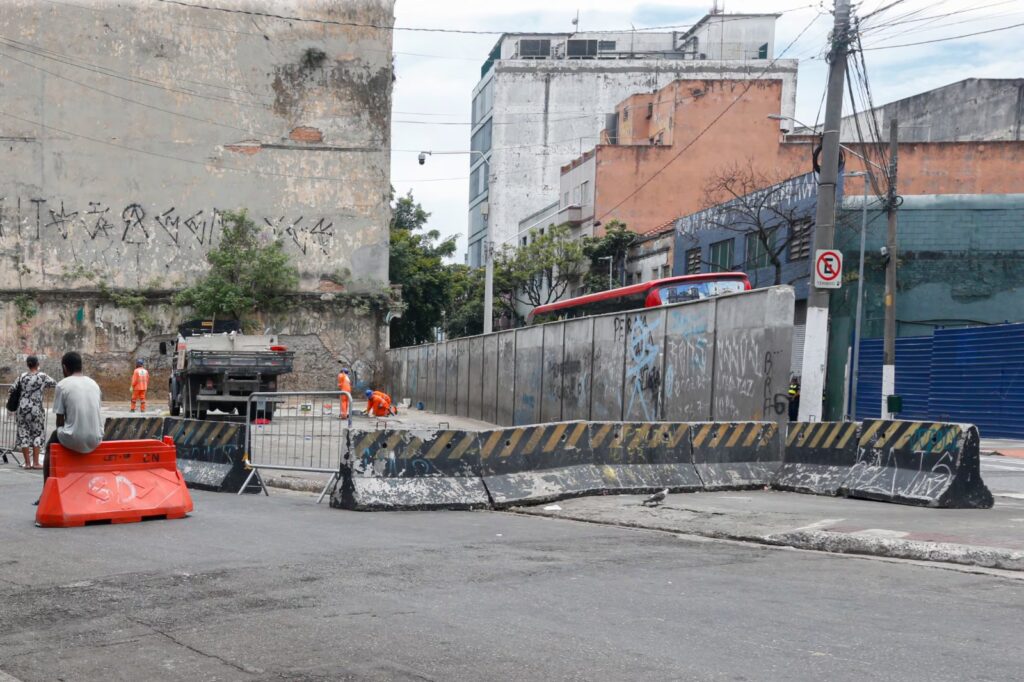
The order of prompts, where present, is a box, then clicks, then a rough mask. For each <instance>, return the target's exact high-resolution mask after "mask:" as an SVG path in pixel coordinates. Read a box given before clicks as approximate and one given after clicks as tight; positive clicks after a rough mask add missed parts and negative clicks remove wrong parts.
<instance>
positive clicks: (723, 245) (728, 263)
mask: <svg viewBox="0 0 1024 682" xmlns="http://www.w3.org/2000/svg"><path fill="white" fill-rule="evenodd" d="M732 242H733V240H732V239H723V240H722V241H720V242H715V243H714V244H712V245H711V257H710V259H709V260H710V261H711V272H728V271H729V270H732Z"/></svg>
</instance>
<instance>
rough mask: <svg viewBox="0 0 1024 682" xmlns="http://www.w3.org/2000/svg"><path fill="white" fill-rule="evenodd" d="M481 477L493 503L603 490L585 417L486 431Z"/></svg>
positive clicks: (544, 499)
mask: <svg viewBox="0 0 1024 682" xmlns="http://www.w3.org/2000/svg"><path fill="white" fill-rule="evenodd" d="M480 439H481V451H480V456H481V471H482V474H483V482H484V485H485V486H486V487H487V491H488V493H489V494H490V497H491V501H492V503H493V504H494V506H495V507H496V508H499V509H501V508H504V507H510V506H513V505H517V504H536V503H539V502H550V501H553V500H559V499H563V498H566V497H576V496H580V495H590V494H594V493H599V492H603V491H604V487H605V485H604V481H603V480H602V478H601V473H600V471H599V470H598V467H597V466H595V464H594V456H593V452H592V450H591V447H590V439H589V434H588V427H587V424H586V423H585V422H561V423H554V424H538V425H536V426H520V427H516V428H512V429H499V430H496V431H488V432H484V433H482V434H481V435H480Z"/></svg>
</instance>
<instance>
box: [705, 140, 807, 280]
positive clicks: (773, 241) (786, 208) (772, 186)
mask: <svg viewBox="0 0 1024 682" xmlns="http://www.w3.org/2000/svg"><path fill="white" fill-rule="evenodd" d="M787 180H789V178H786V177H782V176H779V175H772V174H768V173H763V172H761V171H758V170H757V169H755V167H754V163H753V160H748V162H747V164H746V165H740V164H732V165H729V166H723V167H722V168H720V169H718V170H717V171H716V172H715V173H714V174H713V175H712V176H711V177H710V178H709V179H708V181H707V183H706V184H705V186H704V207H705V209H708V210H706V211H705V213H706V217H704V218H703V223H704V227H705V228H708V227H711V228H717V229H724V230H730V231H732V232H738V233H740V234H742V235H744V236H745V237H747V238H748V240H753V241H754V245H753V246H755V248H754V249H752V248H750V247H748V248H747V260H746V262H744V263H741V264H740V266H741V267H744V268H746V269H748V270H756V269H757V268H759V267H766V266H768V265H770V266H771V267H772V268H773V269H774V272H775V276H774V284H782V254H783V253H785V252H786V250H787V249H788V248H789V247H790V244H792V243H793V241H794V240H796V239H803V238H809V234H810V229H811V228H810V225H811V223H810V219H809V217H810V216H811V215H812V213H811V212H809V210H808V208H807V206H806V205H801V203H799V202H797V201H794V200H793V198H792V185H791V184H790V183H787V182H786V181H787ZM748 244H749V241H748ZM751 251H753V253H751Z"/></svg>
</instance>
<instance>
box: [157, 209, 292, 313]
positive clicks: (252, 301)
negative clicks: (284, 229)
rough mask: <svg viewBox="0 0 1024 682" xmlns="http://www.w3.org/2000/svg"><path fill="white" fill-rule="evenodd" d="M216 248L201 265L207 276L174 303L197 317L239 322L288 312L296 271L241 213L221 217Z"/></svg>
mask: <svg viewBox="0 0 1024 682" xmlns="http://www.w3.org/2000/svg"><path fill="white" fill-rule="evenodd" d="M223 224H224V229H223V231H222V233H221V240H220V244H219V245H218V246H217V248H215V249H213V250H211V251H210V252H209V253H208V254H207V256H206V260H207V261H209V263H210V271H209V272H208V273H207V274H206V275H205V276H204V277H203V278H201V279H200V280H199V281H197V282H196V283H195V284H194V285H193V286H191V287H189V288H187V289H185V290H183V291H181V292H179V293H178V294H176V295H175V297H174V303H175V305H178V306H189V307H191V308H192V309H193V310H195V312H196V313H197V314H199V315H201V316H203V317H219V318H230V319H235V320H242V321H245V320H247V319H248V318H251V317H252V316H258V315H261V314H263V313H275V312H281V311H284V310H286V309H287V308H289V307H290V304H291V301H290V294H292V293H293V292H294V291H295V290H296V288H297V287H298V284H299V271H298V269H297V268H296V267H295V266H294V265H293V264H292V263H291V260H290V259H289V257H288V254H287V253H285V250H284V244H283V242H282V241H281V240H274V241H265V240H263V239H261V235H260V233H259V232H258V230H257V229H256V225H255V223H254V222H253V221H252V220H250V219H249V217H248V215H247V214H246V212H245V211H244V210H242V211H237V212H234V211H226V212H225V213H224V216H223Z"/></svg>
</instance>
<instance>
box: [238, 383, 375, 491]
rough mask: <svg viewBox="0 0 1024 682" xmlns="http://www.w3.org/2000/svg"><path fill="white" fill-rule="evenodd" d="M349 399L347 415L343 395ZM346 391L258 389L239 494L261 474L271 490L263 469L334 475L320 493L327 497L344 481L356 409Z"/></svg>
mask: <svg viewBox="0 0 1024 682" xmlns="http://www.w3.org/2000/svg"><path fill="white" fill-rule="evenodd" d="M343 396H345V397H347V398H348V404H349V413H348V419H342V418H341V398H342V397H343ZM354 407H355V406H354V405H353V401H352V394H351V393H348V392H346V391H314V392H290V393H253V394H252V395H250V396H249V398H248V401H247V410H246V436H245V457H246V464H247V466H248V467H249V468H250V472H249V476H248V477H247V478H246V479H245V483H244V484H243V485H242V488H241V490H239V494H242V492H244V491H245V490H246V489H247V488H248V486H249V483H250V482H251V481H252V480H253V479H255V480H256V482H257V483H258V484H259V486H260V488H262V490H263V493H264V494H265V495H269V494H270V493H269V492H268V491H267V486H266V485H265V484H264V482H263V478H262V476H261V475H260V470H261V469H266V470H272V471H305V472H309V473H320V474H331V478H330V480H328V481H327V485H325V486H324V488H323V490H322V491H321V492H320V497H319V498H317V504H319V503H320V502H322V501H323V499H324V497H326V495H327V493H328V491H329V489H330V488H331V486H333V485H336V484H337V482H338V481H339V480H341V463H342V457H343V456H344V454H345V453H347V452H348V427H350V426H351V425H352V410H353V409H354Z"/></svg>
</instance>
